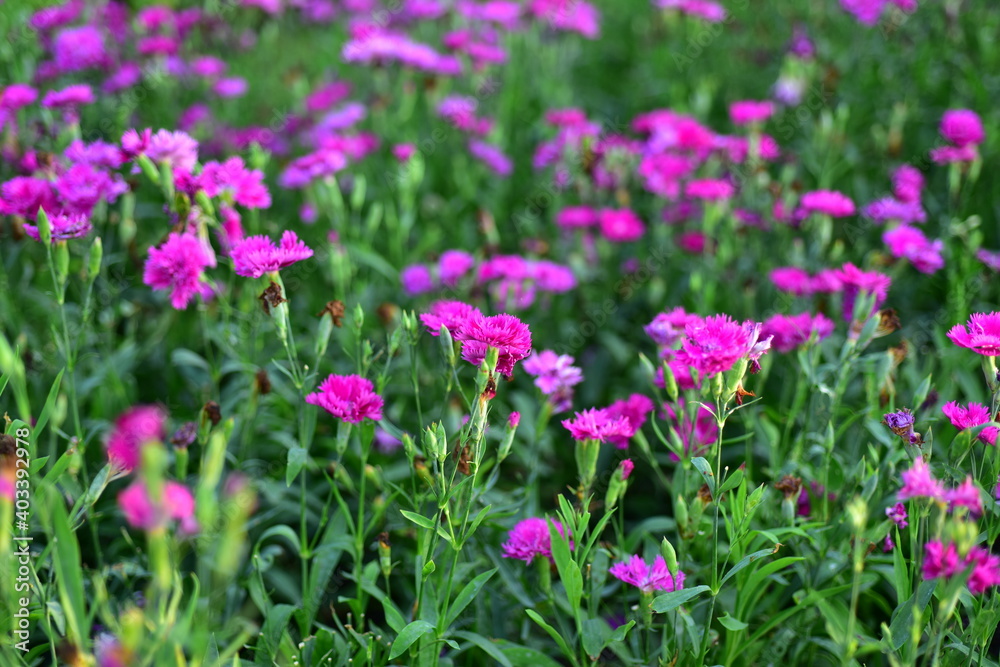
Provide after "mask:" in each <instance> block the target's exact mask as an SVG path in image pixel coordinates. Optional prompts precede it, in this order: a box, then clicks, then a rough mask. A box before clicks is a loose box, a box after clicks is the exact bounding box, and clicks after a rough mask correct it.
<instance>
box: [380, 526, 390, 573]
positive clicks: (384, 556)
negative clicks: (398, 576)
mask: <svg viewBox="0 0 1000 667" xmlns="http://www.w3.org/2000/svg"><path fill="white" fill-rule="evenodd" d="M378 565H379V569H381V570H382V576H383V577H385V578H387V579H388V578H389V575H390V574H392V544H391V543H390V542H389V533H380V534H379V536H378Z"/></svg>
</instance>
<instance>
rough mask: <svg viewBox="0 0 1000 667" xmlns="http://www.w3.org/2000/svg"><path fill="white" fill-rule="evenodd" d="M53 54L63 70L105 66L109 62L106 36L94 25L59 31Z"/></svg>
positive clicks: (57, 64)
mask: <svg viewBox="0 0 1000 667" xmlns="http://www.w3.org/2000/svg"><path fill="white" fill-rule="evenodd" d="M52 54H53V56H55V63H56V67H58V68H59V69H60V70H61V71H63V72H74V71H77V70H84V69H90V68H91V67H103V66H104V65H105V64H107V62H108V54H107V52H106V51H105V50H104V36H103V35H102V34H101V31H100V30H99V29H98V28H95V27H94V26H92V25H84V26H80V27H77V28H67V29H65V30H61V31H59V33H58V34H57V35H56V37H55V39H54V40H53V42H52Z"/></svg>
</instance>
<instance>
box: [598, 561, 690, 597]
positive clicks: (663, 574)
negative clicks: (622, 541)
mask: <svg viewBox="0 0 1000 667" xmlns="http://www.w3.org/2000/svg"><path fill="white" fill-rule="evenodd" d="M608 572H609V573H610V574H611V575H612V576H614V577H615V578H616V579H619V580H621V581H624V582H625V583H626V584H631V585H633V586H635V587H636V588H638V589H639V590H640V591H642V592H643V593H652V592H653V591H666V592H670V591H675V590H676V591H679V590H681V589H683V588H684V573H683V572H681V571H680V570H678V571H677V575H676V576H675V577H673V576H671V575H670V570H668V569H667V563H666V561H664V560H663V556H657V557H656V559H655V560H654V561H653V566H652V567H650V566H649V565H648V564H647V563H646V561H644V560H643V559H642V556H639V555H638V554H636V555H634V556H632V557H631V558H630V559H629V560H627V561H622V562H620V563H615V564H614V565H612V566H611V568H610V569H609V570H608Z"/></svg>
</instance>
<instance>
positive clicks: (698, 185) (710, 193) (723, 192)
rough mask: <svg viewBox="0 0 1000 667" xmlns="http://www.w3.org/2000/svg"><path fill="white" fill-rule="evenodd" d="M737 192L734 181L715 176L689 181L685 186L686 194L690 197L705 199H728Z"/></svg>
mask: <svg viewBox="0 0 1000 667" xmlns="http://www.w3.org/2000/svg"><path fill="white" fill-rule="evenodd" d="M735 192H736V188H734V187H733V185H732V183H729V182H728V181H723V180H720V179H715V178H709V179H703V180H700V181H688V184H687V185H686V186H685V187H684V194H686V195H687V196H688V197H690V198H692V199H704V200H705V201H727V200H729V199H732V197H733V194H734V193H735Z"/></svg>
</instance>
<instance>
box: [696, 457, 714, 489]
mask: <svg viewBox="0 0 1000 667" xmlns="http://www.w3.org/2000/svg"><path fill="white" fill-rule="evenodd" d="M691 463H692V464H693V465H694V467H695V468H697V470H698V472H700V473H701V476H702V477H703V478H704V479H705V484H708V490H709V492H710V493H711V494H712V497H713V498H715V473H713V472H712V466H711V465H709V463H708V461H706V460H705V458H704V457H703V456H696V457H695V458H693V459H691Z"/></svg>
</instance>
